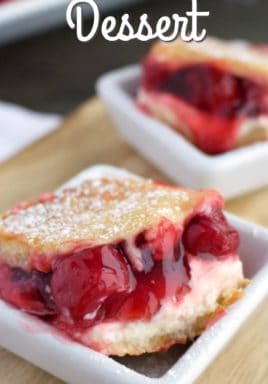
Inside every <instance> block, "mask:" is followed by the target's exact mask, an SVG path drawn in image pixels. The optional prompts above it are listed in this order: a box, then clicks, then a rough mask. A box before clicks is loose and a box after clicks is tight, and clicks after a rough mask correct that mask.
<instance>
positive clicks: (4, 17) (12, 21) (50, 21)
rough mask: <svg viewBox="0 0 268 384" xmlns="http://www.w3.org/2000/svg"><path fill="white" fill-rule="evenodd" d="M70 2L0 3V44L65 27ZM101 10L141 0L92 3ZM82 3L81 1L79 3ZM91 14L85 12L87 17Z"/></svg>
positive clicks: (25, 0) (16, 0) (18, 0)
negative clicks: (60, 26) (58, 26)
mask: <svg viewBox="0 0 268 384" xmlns="http://www.w3.org/2000/svg"><path fill="white" fill-rule="evenodd" d="M70 1H71V0H12V1H10V0H9V1H6V2H5V1H4V2H3V3H0V44H5V43H7V42H10V41H12V40H16V39H21V38H23V37H25V36H28V35H32V34H34V33H36V32H40V31H43V30H48V29H50V28H52V27H54V26H56V25H60V24H64V23H65V24H66V26H67V23H66V18H65V13H66V8H67V6H68V4H69V3H70ZM95 1H96V3H97V4H98V6H99V7H100V10H101V11H107V10H108V9H109V10H110V9H114V8H116V7H118V6H122V5H123V6H127V5H129V4H131V3H135V2H138V1H141V0H113V1H110V0H95ZM81 3H82V1H81ZM90 15H91V13H90V12H88V16H90Z"/></svg>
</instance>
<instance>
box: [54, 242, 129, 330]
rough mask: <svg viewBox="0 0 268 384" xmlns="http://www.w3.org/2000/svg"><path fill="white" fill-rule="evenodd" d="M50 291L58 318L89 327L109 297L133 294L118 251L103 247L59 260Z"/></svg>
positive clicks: (122, 259)
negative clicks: (64, 318) (61, 317)
mask: <svg viewBox="0 0 268 384" xmlns="http://www.w3.org/2000/svg"><path fill="white" fill-rule="evenodd" d="M51 287H52V294H53V297H54V299H55V302H56V304H57V307H58V308H59V311H60V313H61V315H63V316H64V317H67V318H69V320H70V321H71V322H72V321H74V322H77V321H78V322H79V321H86V322H87V323H88V321H89V322H92V321H93V320H95V318H97V317H98V311H99V309H100V308H101V306H102V305H103V304H104V303H105V300H106V299H107V298H108V297H110V296H111V295H114V294H118V293H127V292H128V291H130V290H133V287H134V281H133V278H132V276H131V271H130V268H129V267H128V265H127V262H126V260H125V258H124V256H123V255H122V254H121V252H120V250H118V249H117V248H116V247H113V246H102V247H97V248H94V249H88V250H85V251H82V252H80V253H78V254H74V255H73V256H68V257H66V258H64V259H62V260H58V262H57V264H56V266H55V268H54V271H53V276H52V281H51ZM66 315H67V316H66Z"/></svg>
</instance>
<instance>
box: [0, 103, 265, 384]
mask: <svg viewBox="0 0 268 384" xmlns="http://www.w3.org/2000/svg"><path fill="white" fill-rule="evenodd" d="M101 163H102V164H112V165H115V166H120V167H123V168H127V169H128V170H130V171H133V172H135V173H138V174H140V175H141V176H148V177H152V178H157V179H163V180H166V177H165V176H163V174H161V173H160V172H159V171H158V170H157V169H156V168H154V167H153V166H152V165H151V164H149V163H148V162H147V161H146V160H144V159H143V158H141V157H140V156H139V155H138V154H137V153H136V152H135V151H134V150H133V149H131V148H130V147H129V146H128V145H127V144H126V143H124V142H123V140H122V139H121V138H120V137H119V136H118V134H117V133H116V131H115V129H114V127H113V124H112V123H111V121H110V119H109V117H108V115H107V113H106V110H105V107H104V105H103V104H102V102H101V101H99V100H98V99H92V100H89V101H88V102H86V103H85V104H84V105H82V106H81V107H80V108H78V109H77V110H76V111H75V112H74V113H73V114H72V115H70V116H69V117H68V118H67V119H66V121H65V122H64V123H63V124H62V126H61V127H60V128H59V129H58V130H57V131H55V132H53V133H52V134H51V135H49V136H47V137H45V138H43V139H42V140H41V141H39V142H38V143H36V144H34V145H33V146H31V147H29V148H27V149H26V150H25V151H24V152H22V153H20V154H18V155H17V156H16V157H14V158H12V159H11V160H9V161H8V162H6V163H5V164H3V165H2V166H1V167H0V180H1V188H0V211H2V210H4V209H7V208H9V207H11V206H13V205H14V204H16V203H17V202H18V201H20V200H24V199H31V198H35V197H37V196H38V194H40V193H42V192H45V191H53V190H54V189H55V188H57V187H58V186H60V185H61V184H62V183H63V182H65V181H66V180H68V179H69V178H71V177H72V176H74V175H75V174H76V173H78V172H79V171H81V170H82V169H84V168H86V167H89V166H91V165H93V164H101ZM226 209H227V210H229V211H230V212H233V213H235V214H237V215H239V216H241V217H244V218H246V219H249V220H252V221H254V222H256V223H259V224H262V225H265V226H268V188H264V189H262V190H259V191H257V192H254V193H252V194H249V195H247V196H245V197H241V198H237V199H235V200H232V201H230V202H228V203H227V204H226ZM267 361H268V299H266V300H265V301H264V302H263V303H262V305H261V306H260V307H259V308H258V310H257V311H256V312H255V313H254V314H253V315H252V316H251V318H250V319H249V320H248V321H247V322H246V323H245V325H244V326H243V327H242V328H241V330H240V331H239V332H238V333H237V334H236V336H235V337H234V338H233V340H232V341H231V342H230V343H229V345H228V346H227V347H226V348H225V350H224V351H223V352H222V353H221V354H220V356H219V357H218V358H217V359H216V361H215V362H214V363H213V364H212V365H211V366H210V367H209V368H208V369H207V370H206V372H205V373H204V374H203V375H202V377H201V378H200V379H199V380H198V384H214V383H219V384H225V383H228V384H229V383H232V384H237V383H243V384H264V383H268V364H267ZM178 382H179V378H178ZM0 383H1V384H28V383H32V384H56V383H57V384H59V383H61V381H60V380H58V379H56V378H54V377H52V376H50V375H49V374H47V373H44V372H43V371H42V370H40V369H38V368H36V367H34V366H32V365H31V364H29V363H27V362H25V361H24V360H22V359H20V358H18V357H16V356H15V355H13V354H11V353H9V352H8V351H6V350H4V349H1V348H0ZM77 384H79V383H77ZM89 384H94V383H90V382H89ZM111 384H116V383H111ZM126 384H127V383H126Z"/></svg>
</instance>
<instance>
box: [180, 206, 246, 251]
mask: <svg viewBox="0 0 268 384" xmlns="http://www.w3.org/2000/svg"><path fill="white" fill-rule="evenodd" d="M183 245H184V247H185V249H186V251H187V252H189V253H191V254H193V255H198V254H200V253H209V254H212V255H214V256H224V255H228V254H230V253H234V252H236V251H237V248H238V245H239V235H238V232H237V231H236V230H234V229H233V228H232V227H230V225H229V224H228V222H227V220H226V218H225V217H224V215H223V214H222V212H221V211H220V210H218V209H214V210H212V212H211V213H210V215H206V214H202V213H201V214H199V215H197V216H195V217H194V218H193V219H192V220H191V221H190V223H189V224H188V225H187V227H186V229H185V231H184V233H183Z"/></svg>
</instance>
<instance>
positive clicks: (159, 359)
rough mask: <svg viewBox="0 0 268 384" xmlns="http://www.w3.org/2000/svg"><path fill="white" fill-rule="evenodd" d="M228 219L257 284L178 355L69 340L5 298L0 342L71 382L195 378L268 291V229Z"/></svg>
mask: <svg viewBox="0 0 268 384" xmlns="http://www.w3.org/2000/svg"><path fill="white" fill-rule="evenodd" d="M126 175H131V174H129V173H127V172H126V171H124V170H121V169H118V168H113V167H109V166H96V167H92V168H89V169H87V170H85V171H84V172H82V173H80V174H79V175H78V176H76V177H75V178H73V179H72V180H70V181H69V182H68V183H66V184H65V185H64V186H68V187H69V186H75V185H77V184H79V183H81V182H82V181H83V180H85V179H87V178H94V177H96V176H114V177H126ZM132 176H134V175H132ZM228 219H229V220H230V222H231V224H232V225H233V226H234V227H235V228H236V229H237V230H238V231H239V232H240V236H241V246H240V255H241V259H242V261H243V264H244V269H245V274H246V276H247V277H248V278H250V279H252V283H251V284H250V286H249V287H248V288H247V289H246V291H245V296H244V298H243V299H242V300H240V301H239V302H238V303H236V304H235V305H233V306H232V308H231V309H230V311H229V313H228V314H227V315H225V316H224V317H223V318H222V319H221V320H219V321H218V322H217V323H216V324H215V325H213V326H212V327H211V328H210V329H209V330H207V331H205V332H204V333H203V334H202V336H200V337H199V338H198V339H197V340H196V341H195V342H194V343H193V344H192V345H191V346H190V347H189V348H188V349H186V348H182V349H181V350H179V352H176V353H177V355H175V357H174V353H173V354H172V353H167V354H165V355H163V354H153V355H149V357H148V356H146V355H144V356H141V357H139V358H136V357H133V358H131V357H129V358H120V359H117V360H114V359H112V358H110V357H107V356H104V355H101V354H100V353H98V352H95V351H93V350H91V349H89V348H86V347H84V346H82V345H80V344H78V343H76V342H73V341H70V340H69V339H67V338H66V337H65V336H64V335H62V334H61V333H60V332H58V331H57V330H56V329H54V328H52V327H51V326H50V325H48V324H45V323H44V322H42V321H41V320H38V319H36V318H34V317H32V316H29V315H27V314H25V313H23V312H21V311H19V310H17V309H14V308H12V307H11V306H9V305H8V304H6V303H4V302H3V301H1V300H0V344H1V345H2V346H3V347H5V348H7V349H9V350H10V351H12V352H14V353H15V354H17V355H19V356H21V357H23V358H24V359H26V360H28V361H30V362H32V363H33V364H35V365H37V366H39V367H41V368H43V369H44V370H46V371H48V372H50V373H52V374H53V375H55V376H57V377H59V378H61V379H62V380H64V381H66V382H68V383H71V384H89V383H94V384H111V378H112V382H113V383H116V384H126V383H128V384H177V383H178V378H179V381H180V384H186V383H192V382H193V380H195V379H196V378H197V377H198V376H199V375H200V374H201V372H202V371H204V370H205V368H206V367H207V366H208V364H209V363H210V362H211V361H212V360H213V359H214V358H215V357H216V355H217V354H218V353H219V352H220V351H221V350H222V348H223V347H224V346H225V344H226V343H227V342H228V341H229V340H230V338H231V337H232V336H233V335H234V333H235V332H236V331H237V329H238V328H239V327H240V326H241V324H242V323H243V322H244V321H245V320H246V318H247V317H248V315H249V314H250V313H252V312H253V311H254V309H255V308H256V307H257V306H258V304H259V303H260V302H261V301H262V300H263V298H264V297H265V295H266V294H267V293H268V231H266V230H265V229H263V228H261V227H258V226H256V225H254V224H250V223H247V222H245V221H243V220H240V219H238V218H236V217H234V216H230V215H228ZM253 255H254V257H252V256H253ZM178 356H180V357H179V358H178ZM176 359H177V361H176ZM141 372H142V373H141ZM161 373H162V375H161ZM156 376H157V378H156ZM159 376H160V377H159ZM153 377H154V378H153Z"/></svg>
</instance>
